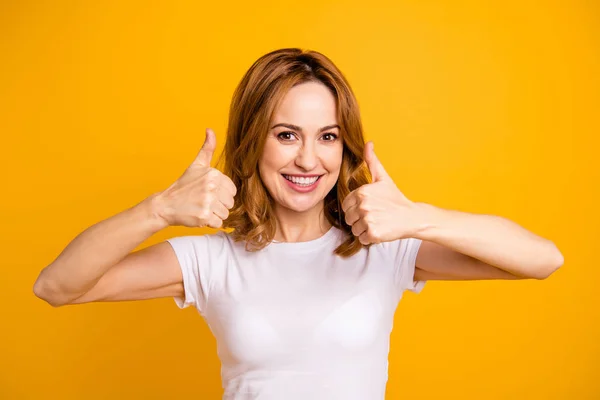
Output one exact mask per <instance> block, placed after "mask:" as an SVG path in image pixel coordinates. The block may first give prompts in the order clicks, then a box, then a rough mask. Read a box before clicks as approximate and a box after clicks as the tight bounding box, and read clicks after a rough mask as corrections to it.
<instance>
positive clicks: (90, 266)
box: [33, 195, 182, 306]
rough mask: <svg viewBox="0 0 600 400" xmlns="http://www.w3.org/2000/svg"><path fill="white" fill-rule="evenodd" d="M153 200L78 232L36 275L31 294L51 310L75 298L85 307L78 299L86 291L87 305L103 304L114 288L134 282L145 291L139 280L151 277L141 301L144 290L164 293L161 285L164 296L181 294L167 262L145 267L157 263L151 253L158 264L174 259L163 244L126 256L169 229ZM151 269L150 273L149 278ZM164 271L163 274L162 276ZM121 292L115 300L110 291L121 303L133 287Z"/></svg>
mask: <svg viewBox="0 0 600 400" xmlns="http://www.w3.org/2000/svg"><path fill="white" fill-rule="evenodd" d="M155 199H156V195H152V196H150V197H148V198H147V199H145V200H144V201H142V202H141V203H139V204H137V205H135V206H134V207H131V208H129V209H127V210H125V211H123V212H121V213H119V214H117V215H115V216H113V217H110V218H108V219H106V220H104V221H101V222H99V223H97V224H95V225H92V226H91V227H89V228H88V229H86V230H85V231H83V232H82V233H80V234H79V235H78V236H77V237H76V238H75V239H73V241H72V242H71V243H69V245H68V246H67V247H66V248H65V249H64V250H63V251H62V253H61V254H60V255H59V256H58V257H57V258H56V260H54V261H53V262H52V263H51V264H50V265H48V266H47V267H45V268H44V269H43V270H42V271H41V273H40V275H39V277H38V278H37V280H36V282H35V284H34V287H33V291H34V293H35V295H36V296H38V297H40V298H41V299H43V300H45V301H47V302H48V303H50V304H51V305H53V306H59V305H64V304H69V303H74V302H75V301H76V300H77V299H80V301H79V302H84V301H85V300H86V299H85V298H82V296H84V295H85V294H86V293H89V292H91V293H90V294H89V295H88V296H87V301H91V300H92V299H93V300H100V299H104V300H107V299H109V298H110V295H109V292H110V291H111V290H117V289H118V286H119V285H125V286H126V285H127V282H129V283H131V284H134V283H136V282H137V283H138V291H139V290H141V288H142V287H144V286H143V282H144V280H146V281H148V280H152V276H154V277H155V282H154V285H150V286H146V291H145V296H150V295H151V293H149V292H148V290H151V289H153V288H156V289H160V290H161V291H162V292H165V290H164V287H165V286H167V287H170V288H171V289H170V290H169V291H167V292H169V293H168V294H166V295H170V294H171V293H173V294H178V293H180V291H179V290H180V289H181V292H182V288H180V287H179V285H177V283H178V281H181V279H180V278H181V271H178V270H177V268H173V265H174V266H177V265H178V264H173V262H172V260H171V263H170V266H169V264H166V265H165V264H161V263H160V262H155V264H160V265H155V266H152V265H151V264H150V263H149V262H148V261H150V260H152V259H154V260H157V259H156V257H153V256H152V254H153V253H154V254H155V255H158V254H160V259H161V260H162V261H165V259H166V257H169V256H170V257H171V258H172V259H173V260H175V255H174V254H168V252H169V251H170V252H171V253H173V252H172V250H171V249H167V247H169V245H168V244H167V243H161V244H160V245H156V246H152V248H147V249H144V250H141V251H139V252H135V253H131V252H132V251H133V249H135V248H136V247H137V246H139V245H140V244H141V243H143V242H144V241H145V240H146V239H148V238H149V237H150V236H152V235H153V234H154V233H156V232H158V231H160V230H162V229H163V228H165V227H167V226H168V224H167V223H166V222H165V221H164V220H163V219H162V218H160V217H159V216H158V213H157V212H156V209H155V208H156V202H155ZM130 253H131V254H130ZM175 262H176V260H175ZM113 267H114V269H113ZM153 268H154V273H150V271H151V270H152V269H153ZM156 268H158V269H156ZM163 268H164V269H167V271H168V273H162V270H163ZM156 278H158V279H156ZM123 289H127V290H122V291H121V292H120V293H121V294H120V295H119V292H118V291H116V292H113V295H114V296H116V297H117V298H118V297H119V296H121V297H124V298H123V299H125V298H129V299H135V298H136V297H135V295H134V293H133V292H135V289H134V290H133V291H129V292H130V293H129V294H128V295H125V292H127V291H128V290H129V289H132V288H130V287H127V288H123ZM92 290H94V291H93V292H92Z"/></svg>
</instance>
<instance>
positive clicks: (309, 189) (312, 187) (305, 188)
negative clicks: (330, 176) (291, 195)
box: [281, 174, 323, 193]
mask: <svg viewBox="0 0 600 400" xmlns="http://www.w3.org/2000/svg"><path fill="white" fill-rule="evenodd" d="M283 175H284V174H281V179H283V180H284V181H285V182H286V183H287V184H288V186H289V187H290V188H292V189H293V190H295V191H296V192H300V193H308V192H312V191H313V190H315V189H316V188H317V186H319V182H321V177H323V175H292V174H285V175H289V176H299V177H305V178H310V177H315V176H318V177H319V178H318V179H317V180H316V181H315V183H313V184H312V185H310V186H299V185H296V184H295V183H294V182H292V181H289V180H287V179H285V177H284V176H283Z"/></svg>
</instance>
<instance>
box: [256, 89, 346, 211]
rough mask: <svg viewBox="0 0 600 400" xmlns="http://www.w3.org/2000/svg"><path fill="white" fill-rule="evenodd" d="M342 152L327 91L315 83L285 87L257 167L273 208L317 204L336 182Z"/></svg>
mask: <svg viewBox="0 0 600 400" xmlns="http://www.w3.org/2000/svg"><path fill="white" fill-rule="evenodd" d="M342 152H343V144H342V138H341V137H340V128H339V126H338V121H337V115H336V100H335V97H334V96H333V94H332V93H331V91H330V90H329V89H328V88H327V87H326V86H325V85H323V84H322V83H319V82H306V83H302V84H300V85H297V86H295V87H293V88H292V89H290V91H289V92H288V93H287V94H286V95H285V97H284V98H283V100H282V102H281V105H280V106H279V108H278V109H277V110H276V111H275V115H274V118H273V121H272V123H271V124H270V126H269V132H268V135H267V140H266V142H265V147H264V150H263V154H262V156H261V158H260V161H259V166H258V167H259V171H260V177H261V179H262V181H263V183H264V184H265V186H266V187H267V190H268V191H269V193H270V194H271V196H272V197H273V199H275V202H276V207H284V208H286V209H289V210H292V211H295V212H305V211H309V210H311V209H313V208H314V207H317V206H319V207H320V206H321V203H322V201H323V200H324V199H325V196H326V195H327V193H329V191H330V190H331V189H332V188H333V186H334V185H335V183H336V182H337V179H338V176H339V173H340V166H341V164H342Z"/></svg>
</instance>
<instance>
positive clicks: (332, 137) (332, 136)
mask: <svg viewBox="0 0 600 400" xmlns="http://www.w3.org/2000/svg"><path fill="white" fill-rule="evenodd" d="M327 136H329V137H330V138H331V139H326V140H325V141H326V142H333V141H334V140H335V139H337V138H338V136H337V135H336V134H335V133H326V134H324V135H323V136H322V137H324V138H325V137H327Z"/></svg>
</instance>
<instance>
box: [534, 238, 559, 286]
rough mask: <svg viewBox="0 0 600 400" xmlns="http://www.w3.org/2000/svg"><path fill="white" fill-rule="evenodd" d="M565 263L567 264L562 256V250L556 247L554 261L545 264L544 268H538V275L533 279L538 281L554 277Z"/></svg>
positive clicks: (553, 255)
mask: <svg viewBox="0 0 600 400" xmlns="http://www.w3.org/2000/svg"><path fill="white" fill-rule="evenodd" d="M564 263H565V258H564V256H563V255H562V253H561V252H560V250H558V248H556V246H555V250H554V251H553V254H552V260H551V261H549V262H547V263H545V264H544V265H543V266H542V267H540V268H538V269H537V271H536V274H535V276H533V278H535V279H538V280H543V279H547V278H549V277H550V275H552V274H553V273H555V272H556V271H558V270H559V269H560V267H562V266H563V264H564Z"/></svg>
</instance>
